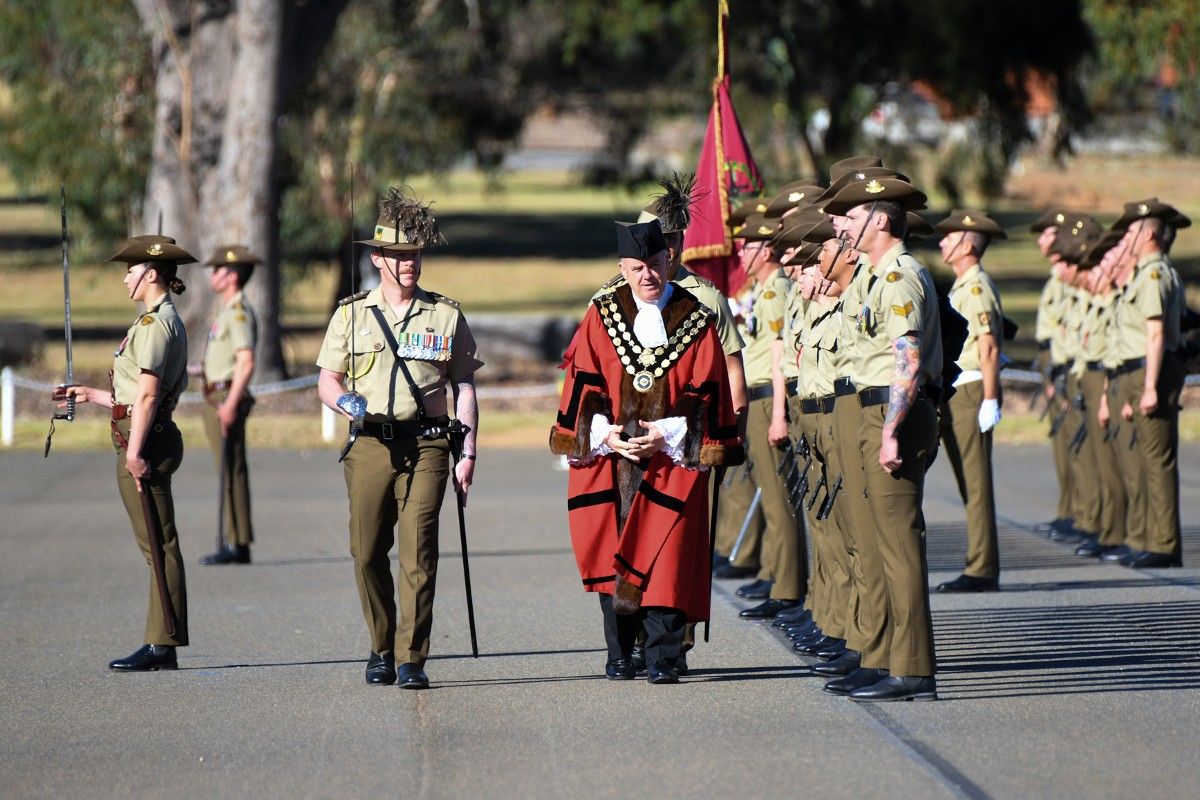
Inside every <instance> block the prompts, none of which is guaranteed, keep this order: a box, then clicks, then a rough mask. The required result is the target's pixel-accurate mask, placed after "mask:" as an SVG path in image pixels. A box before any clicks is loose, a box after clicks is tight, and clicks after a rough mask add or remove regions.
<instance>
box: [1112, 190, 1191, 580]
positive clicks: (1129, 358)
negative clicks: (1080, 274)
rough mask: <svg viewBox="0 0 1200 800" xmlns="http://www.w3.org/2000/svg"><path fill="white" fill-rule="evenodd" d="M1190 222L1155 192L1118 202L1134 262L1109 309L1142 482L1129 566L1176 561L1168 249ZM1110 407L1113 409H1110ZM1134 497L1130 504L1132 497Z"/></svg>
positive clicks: (1179, 307)
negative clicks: (1137, 534)
mask: <svg viewBox="0 0 1200 800" xmlns="http://www.w3.org/2000/svg"><path fill="white" fill-rule="evenodd" d="M1190 224H1191V220H1189V219H1188V218H1187V217H1186V216H1184V215H1183V214H1181V213H1179V212H1178V211H1177V210H1175V209H1174V208H1173V207H1172V206H1170V205H1169V204H1167V203H1163V202H1161V201H1159V200H1158V198H1156V197H1152V198H1148V199H1146V200H1140V201H1134V202H1131V203H1126V204H1125V211H1124V213H1123V214H1122V215H1121V218H1120V219H1119V220H1117V222H1116V223H1115V224H1114V227H1115V228H1118V229H1121V228H1123V229H1125V235H1124V239H1123V241H1122V245H1123V246H1124V247H1126V248H1127V249H1128V250H1129V253H1130V255H1131V256H1132V257H1133V258H1136V259H1137V263H1136V265H1135V267H1134V270H1133V274H1132V276H1131V277H1130V279H1129V281H1128V284H1127V285H1126V287H1125V290H1124V292H1123V293H1122V297H1121V299H1120V301H1119V302H1118V303H1117V307H1116V330H1117V355H1118V357H1119V358H1120V360H1121V364H1120V366H1119V367H1117V368H1116V369H1115V370H1113V371H1112V373H1110V374H1111V377H1110V380H1115V381H1116V382H1117V384H1118V385H1117V388H1116V390H1115V396H1116V400H1117V403H1118V404H1119V413H1120V415H1121V418H1122V420H1123V421H1124V422H1126V423H1132V425H1133V429H1134V430H1135V431H1136V435H1137V441H1136V448H1135V449H1136V452H1137V454H1138V457H1139V458H1138V466H1139V467H1140V471H1141V472H1142V474H1143V476H1144V480H1145V510H1146V535H1145V539H1144V541H1143V542H1134V543H1131V544H1130V552H1129V553H1128V554H1127V555H1125V556H1124V557H1123V558H1122V559H1121V563H1122V564H1124V565H1126V566H1130V567H1135V568H1139V569H1140V568H1146V567H1177V566H1181V565H1182V563H1183V556H1182V549H1181V543H1180V526H1179V465H1178V449H1179V395H1180V392H1181V391H1182V389H1183V379H1184V369H1183V365H1182V364H1181V363H1180V361H1179V359H1178V357H1177V356H1176V354H1175V351H1176V350H1177V349H1178V348H1179V345H1180V332H1179V327H1180V322H1181V318H1182V314H1183V286H1182V284H1181V282H1180V280H1179V276H1178V274H1177V273H1176V272H1175V270H1174V268H1173V267H1172V266H1171V262H1170V260H1169V258H1168V253H1169V252H1170V248H1171V245H1172V243H1173V242H1174V237H1175V231H1177V230H1178V229H1180V228H1184V227H1187V226H1188V225H1190ZM1110 410H1112V411H1116V410H1117V409H1110ZM1131 502H1133V501H1131Z"/></svg>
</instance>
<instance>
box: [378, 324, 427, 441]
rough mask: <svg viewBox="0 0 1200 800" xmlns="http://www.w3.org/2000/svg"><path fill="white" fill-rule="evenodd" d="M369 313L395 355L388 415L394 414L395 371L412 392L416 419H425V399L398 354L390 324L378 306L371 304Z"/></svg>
mask: <svg viewBox="0 0 1200 800" xmlns="http://www.w3.org/2000/svg"><path fill="white" fill-rule="evenodd" d="M371 313H372V314H374V315H375V321H376V322H378V323H379V330H380V331H381V332H382V333H383V338H384V339H386V340H387V343H388V347H390V348H391V349H392V355H393V356H395V362H394V363H393V364H392V378H391V382H390V383H389V384H388V416H389V417H392V418H395V416H396V409H395V403H396V373H397V372H403V373H404V380H405V381H406V382H407V383H408V391H409V393H410V394H412V399H413V402H414V403H416V406H417V419H418V420H423V419H425V401H424V400H423V399H422V397H421V390H420V389H418V388H417V383H416V381H414V380H413V379H412V373H411V372H409V371H408V364H406V363H405V362H404V359H403V358H402V357H401V356H400V343H399V342H397V341H396V337H395V336H394V335H392V326H391V325H388V322H387V319H385V318H384V316H383V312H382V311H380V310H379V306H371Z"/></svg>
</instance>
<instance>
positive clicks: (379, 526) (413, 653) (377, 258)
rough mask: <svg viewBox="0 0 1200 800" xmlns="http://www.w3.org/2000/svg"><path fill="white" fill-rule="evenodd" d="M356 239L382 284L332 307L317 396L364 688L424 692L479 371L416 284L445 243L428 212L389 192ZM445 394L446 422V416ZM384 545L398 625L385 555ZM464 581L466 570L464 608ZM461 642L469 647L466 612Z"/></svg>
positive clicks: (464, 487) (467, 460) (444, 302)
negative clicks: (329, 430)
mask: <svg viewBox="0 0 1200 800" xmlns="http://www.w3.org/2000/svg"><path fill="white" fill-rule="evenodd" d="M358 243H359V244H363V245H366V246H367V247H369V248H371V263H372V265H373V266H374V267H375V269H377V270H379V272H380V281H381V284H380V286H379V287H378V288H376V289H373V290H371V291H369V292H358V293H355V294H353V295H351V296H350V297H347V298H345V299H344V300H342V301H341V302H340V303H339V307H338V309H337V310H336V311H335V312H334V314H333V318H332V319H331V320H330V322H329V327H328V329H327V331H326V334H325V340H324V343H323V344H322V346H321V352H320V355H319V356H318V357H317V366H318V367H320V369H321V372H320V377H319V379H318V385H317V390H318V394H319V395H320V398H321V401H322V402H324V403H325V405H327V406H329V407H330V408H332V409H335V410H337V411H338V412H339V413H341V414H343V415H344V416H345V417H346V418H347V419H348V420H350V423H351V436H350V437H349V438H348V440H347V443H346V445H345V447H344V448H343V451H342V458H341V460H342V461H343V465H344V469H345V477H346V490H347V495H348V498H349V504H350V553H351V555H352V556H353V558H354V572H355V578H356V580H357V583H358V591H359V597H360V599H361V601H362V609H363V616H364V618H365V620H366V622H367V628H368V631H369V633H370V637H371V653H370V656H369V658H368V661H367V667H366V672H365V679H366V682H367V683H368V684H370V685H390V684H393V683H397V682H399V684H400V686H401V688H405V689H424V688H427V687H428V686H429V679H428V677H427V676H426V674H425V671H424V665H425V661H426V658H427V657H428V654H429V640H430V632H431V630H432V627H433V598H434V587H435V581H436V578H437V566H438V516H439V511H440V509H441V505H442V498H443V495H444V493H445V486H446V480H447V478H448V477H451V476H450V473H451V469H453V482H454V488H455V493H456V497H457V500H458V503H459V523H460V535H461V536H462V539H463V541H462V544H463V555H464V562H463V563H464V568H465V567H466V560H465V556H466V547H465V533H464V532H463V530H462V522H463V515H462V504H463V503H465V501H466V496H467V492H468V490H469V489H470V487H471V482H472V478H473V476H474V471H475V454H476V449H475V430H476V428H477V426H478V419H479V410H478V404H477V403H476V398H475V384H474V375H475V371H476V370H477V369H479V368H480V367H481V366H483V362H481V361H480V360H479V359H478V358H477V357H476V348H475V339H474V337H473V336H472V334H471V329H470V327H469V326H468V325H467V320H466V318H465V317H464V316H463V314H462V311H461V310H459V306H458V303H456V302H454V301H453V300H450V299H449V298H446V297H443V296H442V295H440V294H437V293H435V292H430V291H427V290H425V289H423V288H422V287H421V286H419V285H418V281H419V280H420V277H421V266H422V263H421V257H422V254H423V252H424V250H425V249H426V248H429V247H434V246H436V245H439V244H444V243H445V239H444V237H443V236H442V235H441V233H440V232H439V230H438V224H437V220H436V219H435V217H434V215H433V213H432V211H431V210H430V209H429V207H428V206H426V205H424V204H422V203H421V202H419V201H417V200H415V199H414V198H412V197H411V196H410V195H409V194H408V193H407V192H406V191H403V190H398V189H394V188H393V189H389V190H388V192H387V194H386V196H385V198H384V200H383V201H382V203H381V205H380V216H379V221H378V222H377V224H376V225H375V228H374V236H373V237H372V238H371V239H368V240H365V241H360V242H358ZM347 383H349V385H350V389H351V391H349V392H347V391H346V384H347ZM447 385H449V386H450V387H451V389H452V391H453V393H454V396H455V409H454V410H455V414H454V419H450V418H449V416H448V415H447V411H448V408H447V400H446V387H447ZM451 457H453V466H451ZM397 527H398V530H399V535H398V536H397ZM397 541H398V545H399V548H398V549H399V562H400V567H399V587H398V588H399V599H400V602H399V618H397V603H396V587H395V585H394V584H393V580H392V574H391V564H390V561H389V558H388V553H389V551H390V550H391V549H392V545H393V544H394V543H396V542H397ZM469 581H470V578H469V573H468V575H467V592H468V612H471V606H470V582H469ZM471 634H472V647H473V648H474V647H475V645H474V621H473V615H472V616H471ZM397 662H399V666H398V667H397Z"/></svg>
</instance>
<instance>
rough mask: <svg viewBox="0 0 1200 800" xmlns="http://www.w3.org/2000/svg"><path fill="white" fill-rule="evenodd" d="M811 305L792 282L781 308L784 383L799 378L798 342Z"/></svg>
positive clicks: (796, 284) (802, 335)
mask: <svg viewBox="0 0 1200 800" xmlns="http://www.w3.org/2000/svg"><path fill="white" fill-rule="evenodd" d="M811 305H812V303H811V301H808V300H805V299H804V298H803V297H802V296H801V295H800V284H799V283H798V282H793V283H792V285H791V288H790V289H788V295H787V302H785V303H784V307H783V315H784V323H783V331H784V333H783V360H782V362H781V364H780V370H781V371H782V372H783V379H784V380H785V381H790V380H792V379H793V378H798V377H799V376H800V341H801V339H802V338H803V337H804V331H805V329H806V327H807V325H808V320H807V314H808V308H809V306H811Z"/></svg>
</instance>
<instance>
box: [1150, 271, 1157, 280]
mask: <svg viewBox="0 0 1200 800" xmlns="http://www.w3.org/2000/svg"><path fill="white" fill-rule="evenodd" d="M1158 277H1159V275H1158V270H1156V269H1154V270H1150V280H1152V281H1156V280H1158Z"/></svg>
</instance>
